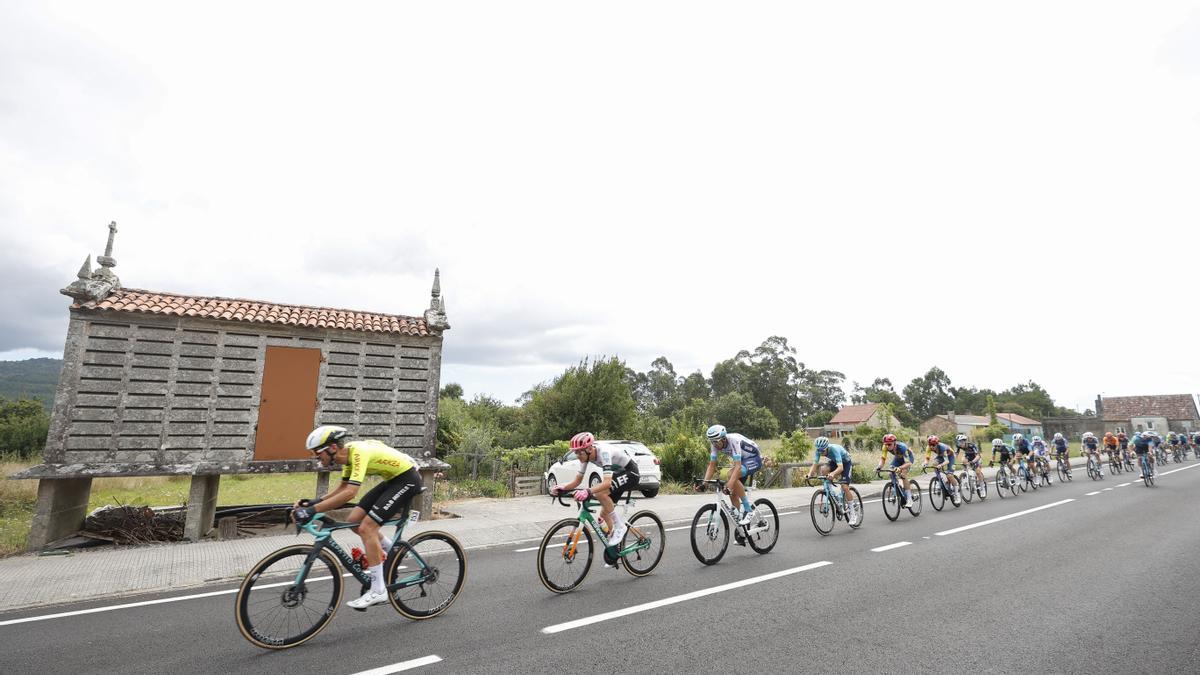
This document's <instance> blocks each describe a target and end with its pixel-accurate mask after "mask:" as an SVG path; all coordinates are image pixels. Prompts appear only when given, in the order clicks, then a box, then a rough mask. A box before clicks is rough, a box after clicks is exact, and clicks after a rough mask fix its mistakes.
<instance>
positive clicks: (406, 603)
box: [383, 530, 467, 620]
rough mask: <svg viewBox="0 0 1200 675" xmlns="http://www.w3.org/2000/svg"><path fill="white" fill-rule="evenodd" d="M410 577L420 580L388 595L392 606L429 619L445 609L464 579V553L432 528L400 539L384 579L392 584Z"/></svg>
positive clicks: (455, 595)
mask: <svg viewBox="0 0 1200 675" xmlns="http://www.w3.org/2000/svg"><path fill="white" fill-rule="evenodd" d="M410 577H416V578H420V579H421V583H419V584H415V585H413V586H408V587H406V588H398V589H396V590H394V591H392V592H391V593H389V594H388V599H389V600H391V602H392V607H394V608H395V609H396V611H397V612H400V613H401V614H403V615H404V616H407V617H408V618H410V619H417V620H420V619H428V618H430V617H434V616H437V615H438V614H441V613H442V612H444V611H446V609H447V608H448V607H450V605H452V604H454V601H455V600H456V599H457V598H458V594H459V592H460V591H461V590H462V587H463V583H464V582H465V581H466V580H467V554H466V553H465V552H464V551H463V547H462V544H460V543H458V540H457V539H455V538H454V536H453V535H451V534H448V533H446V532H438V531H434V530H431V531H429V532H422V533H420V534H418V535H416V536H414V537H413V538H412V539H409V540H408V541H401V542H400V544H399V546H398V547H397V549H396V554H395V555H393V556H391V559H390V560H388V565H387V567H386V568H385V569H384V570H383V578H384V579H385V580H386V582H387V584H388V585H389V586H391V585H392V584H394V583H397V582H399V581H403V580H405V579H407V578H410Z"/></svg>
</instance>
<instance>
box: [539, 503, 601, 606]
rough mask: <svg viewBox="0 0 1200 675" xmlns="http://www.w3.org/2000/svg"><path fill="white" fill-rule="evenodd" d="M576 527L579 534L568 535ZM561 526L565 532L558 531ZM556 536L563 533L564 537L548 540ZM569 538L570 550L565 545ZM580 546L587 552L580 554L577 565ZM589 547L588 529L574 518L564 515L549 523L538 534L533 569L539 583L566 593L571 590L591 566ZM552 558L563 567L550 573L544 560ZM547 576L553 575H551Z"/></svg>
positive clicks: (555, 590) (590, 541)
mask: <svg viewBox="0 0 1200 675" xmlns="http://www.w3.org/2000/svg"><path fill="white" fill-rule="evenodd" d="M576 527H578V528H579V534H578V535H576V536H574V537H572V536H571V535H572V534H573V533H574V531H575V528H576ZM564 529H565V530H566V532H563V533H562V534H561V535H560V534H559V533H560V531H561V530H564ZM556 536H565V537H567V540H564V541H563V543H562V544H552V543H550V540H551V539H553V538H555V537H556ZM572 538H573V539H574V540H575V541H574V548H573V550H572V549H571V548H569V547H568V543H569V540H571V539H572ZM580 546H583V547H584V548H586V549H587V551H586V553H587V555H586V556H584V557H583V565H582V566H577V565H576V562H577V561H578V560H579V559H580V552H579V547H580ZM593 549H594V547H593V546H592V533H591V532H589V531H588V529H587V528H586V527H584V525H583V523H582V522H580V520H579V519H578V518H564V519H562V520H560V521H558V522H557V523H555V524H553V525H551V526H550V529H549V530H546V535H545V536H544V537H542V543H541V545H540V546H538V555H537V571H538V578H539V579H541V580H542V585H543V586H545V587H546V588H548V589H550V590H551V591H554V592H555V593H568V592H570V591H573V590H575V588H577V587H578V586H579V584H581V583H583V580H584V578H585V577H587V573H588V570H590V569H591V568H592V556H593V555H594V551H593ZM552 562H557V563H561V567H562V569H563V571H562V572H560V573H553V572H554V570H551V569H548V568H547V563H552ZM552 573H553V574H552ZM551 576H553V577H554V578H553V579H552V578H551Z"/></svg>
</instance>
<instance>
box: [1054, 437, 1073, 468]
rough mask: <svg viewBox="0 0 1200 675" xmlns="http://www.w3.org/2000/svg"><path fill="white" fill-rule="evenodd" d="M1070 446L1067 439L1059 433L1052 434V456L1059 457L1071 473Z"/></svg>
mask: <svg viewBox="0 0 1200 675" xmlns="http://www.w3.org/2000/svg"><path fill="white" fill-rule="evenodd" d="M1070 449H1071V446H1070V444H1069V443H1067V439H1066V438H1063V435H1062V434H1061V433H1058V434H1054V457H1055V458H1056V459H1061V460H1062V461H1063V464H1065V465H1066V467H1067V473H1068V474H1070V473H1071V453H1070Z"/></svg>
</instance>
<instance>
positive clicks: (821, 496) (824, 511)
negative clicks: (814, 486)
mask: <svg viewBox="0 0 1200 675" xmlns="http://www.w3.org/2000/svg"><path fill="white" fill-rule="evenodd" d="M835 508H837V507H836V506H834V505H833V504H831V503H830V502H829V498H828V497H826V496H825V490H817V491H816V492H814V493H813V496H812V501H811V502H809V505H808V512H809V515H811V516H812V523H813V527H815V528H817V532H818V533H820V534H821V535H822V536H824V535H827V534H829V533H830V532H832V531H833V521H834V518H836V516H835V515H834V509H835Z"/></svg>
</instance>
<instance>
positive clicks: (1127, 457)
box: [1121, 448, 1134, 473]
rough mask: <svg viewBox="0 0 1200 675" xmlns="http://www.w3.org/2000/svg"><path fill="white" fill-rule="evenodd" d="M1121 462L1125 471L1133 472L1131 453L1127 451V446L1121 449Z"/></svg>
mask: <svg viewBox="0 0 1200 675" xmlns="http://www.w3.org/2000/svg"><path fill="white" fill-rule="evenodd" d="M1121 463H1122V464H1123V465H1125V470H1126V471H1128V472H1130V473H1133V471H1134V467H1133V453H1131V452H1129V448H1124V449H1122V450H1121Z"/></svg>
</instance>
